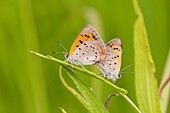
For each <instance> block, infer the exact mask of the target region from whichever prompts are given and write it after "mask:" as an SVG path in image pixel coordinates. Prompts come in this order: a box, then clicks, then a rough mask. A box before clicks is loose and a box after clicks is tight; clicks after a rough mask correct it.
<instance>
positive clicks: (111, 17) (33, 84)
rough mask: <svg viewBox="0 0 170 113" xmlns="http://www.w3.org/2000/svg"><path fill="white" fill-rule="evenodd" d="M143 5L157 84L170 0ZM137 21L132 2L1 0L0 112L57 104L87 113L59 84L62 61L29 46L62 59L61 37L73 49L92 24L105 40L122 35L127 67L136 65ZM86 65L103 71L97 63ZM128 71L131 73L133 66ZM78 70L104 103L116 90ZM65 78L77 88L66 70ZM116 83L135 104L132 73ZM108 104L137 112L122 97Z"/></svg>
mask: <svg viewBox="0 0 170 113" xmlns="http://www.w3.org/2000/svg"><path fill="white" fill-rule="evenodd" d="M139 3H140V6H141V9H142V11H143V14H144V19H145V23H146V27H147V32H148V37H149V42H150V46H151V52H152V56H153V59H154V61H155V65H156V71H157V73H156V77H157V79H158V85H159V84H160V81H161V76H162V73H163V69H164V65H165V61H166V57H167V55H168V51H169V47H170V46H169V43H170V32H169V30H170V21H169V20H170V15H169V3H170V2H169V1H168V0H140V1H139ZM135 19H136V15H135V12H134V10H133V4H132V1H131V0H112V1H106V0H93V1H92V0H86V1H85V0H81V1H80V0H49V1H48V0H0V113H58V112H61V111H60V110H59V107H63V108H64V109H65V110H66V111H67V112H69V113H79V112H88V111H87V110H86V109H85V108H84V107H83V105H82V104H81V103H80V102H79V101H78V100H77V99H76V98H75V97H74V96H73V95H72V94H71V93H70V92H69V91H68V90H67V89H66V88H65V87H64V86H63V84H62V83H61V81H60V79H59V74H58V73H59V72H58V68H59V64H57V63H55V62H51V61H49V60H46V59H42V58H40V57H37V56H35V55H33V54H30V53H28V50H34V51H37V52H40V53H42V54H45V55H46V54H49V55H52V56H54V57H56V58H58V59H60V60H64V59H65V58H64V55H63V54H52V53H51V52H52V51H57V52H61V51H64V50H63V49H62V47H61V46H59V44H58V43H57V40H59V41H60V42H61V43H62V44H63V45H64V46H65V48H66V49H67V50H69V49H70V47H71V45H72V43H73V42H74V40H75V38H76V37H77V36H78V34H79V32H80V31H81V30H82V29H83V27H85V26H86V25H87V24H90V25H92V26H94V27H95V28H96V30H97V31H98V32H99V34H100V36H101V37H102V39H103V41H104V42H105V43H107V42H108V41H110V40H111V39H113V38H116V37H118V38H121V40H122V44H123V57H122V68H123V67H125V66H127V65H129V64H133V23H134V21H135ZM86 68H87V69H88V70H92V71H94V72H96V73H100V71H99V70H98V69H97V68H96V67H94V66H86ZM126 71H128V72H133V66H132V67H130V68H128V69H127V70H126ZM77 74H78V75H79V76H80V78H81V79H82V80H83V81H84V82H85V83H86V84H87V85H88V86H89V87H91V88H92V89H93V91H94V93H95V94H96V95H97V97H98V98H99V99H100V100H101V101H102V103H103V104H104V102H105V100H106V98H107V97H108V96H109V95H110V94H112V93H115V92H114V91H112V90H111V89H110V87H108V86H107V85H106V84H104V83H102V82H101V81H99V80H96V79H94V78H91V77H89V76H86V75H84V74H80V73H78V72H77ZM64 77H65V79H66V81H67V82H68V83H69V84H70V85H71V86H73V87H75V85H74V84H73V82H72V81H71V80H70V78H69V77H68V76H67V75H66V74H65V75H64ZM115 84H116V85H118V86H120V87H122V88H125V89H127V90H128V91H129V92H128V96H129V98H130V99H131V100H132V101H133V102H134V103H135V104H137V102H136V98H135V88H134V75H133V74H123V76H122V78H121V79H119V80H117V81H116V82H115ZM108 107H109V111H110V112H112V113H113V112H115V113H118V112H126V113H132V112H133V109H132V108H131V107H130V106H129V105H128V104H127V102H126V101H124V100H123V99H122V98H121V97H112V98H111V100H110V102H109V106H108ZM169 111H170V110H169Z"/></svg>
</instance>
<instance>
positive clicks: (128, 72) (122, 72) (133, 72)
mask: <svg viewBox="0 0 170 113" xmlns="http://www.w3.org/2000/svg"><path fill="white" fill-rule="evenodd" d="M120 73H131V74H134V72H120Z"/></svg>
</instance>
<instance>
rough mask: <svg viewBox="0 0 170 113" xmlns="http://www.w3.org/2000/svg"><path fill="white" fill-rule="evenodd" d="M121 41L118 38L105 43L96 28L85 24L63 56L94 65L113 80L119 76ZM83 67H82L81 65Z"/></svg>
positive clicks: (78, 63) (76, 62)
mask: <svg viewBox="0 0 170 113" xmlns="http://www.w3.org/2000/svg"><path fill="white" fill-rule="evenodd" d="M121 56H122V43H121V40H120V39H119V38H116V39H113V40H111V41H110V42H108V43H107V44H106V45H105V44H104V43H103V40H102V39H101V38H100V36H99V34H98V33H97V32H96V30H95V29H94V28H93V27H92V26H90V25H87V26H86V27H85V28H84V29H83V30H82V31H81V32H80V34H79V35H78V37H77V38H76V40H75V41H74V43H73V45H72V46H71V49H70V52H69V53H67V54H65V57H66V58H67V60H68V61H70V62H71V63H74V64H76V65H81V66H82V67H83V65H95V66H97V67H98V68H99V69H100V70H101V71H102V72H103V74H104V76H105V77H107V78H108V79H112V80H113V81H115V80H116V79H117V78H120V77H121V75H120V74H119V71H120V67H121ZM83 68H84V67H83Z"/></svg>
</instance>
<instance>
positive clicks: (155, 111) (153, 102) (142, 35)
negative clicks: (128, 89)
mask: <svg viewBox="0 0 170 113" xmlns="http://www.w3.org/2000/svg"><path fill="white" fill-rule="evenodd" d="M133 4H134V9H135V11H136V14H137V15H138V18H137V20H136V21H135V24H134V58H135V61H134V62H135V65H134V68H135V88H136V97H137V102H138V104H139V108H140V110H141V111H142V112H143V113H160V112H161V110H160V102H159V97H158V88H157V82H156V79H155V76H154V75H155V65H154V62H153V60H152V56H151V52H150V47H149V41H148V37H147V32H146V27H145V23H144V19H143V14H142V12H141V10H140V7H139V5H138V2H137V0H133Z"/></svg>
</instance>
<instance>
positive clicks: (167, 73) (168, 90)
mask: <svg viewBox="0 0 170 113" xmlns="http://www.w3.org/2000/svg"><path fill="white" fill-rule="evenodd" d="M169 78H170V51H169V53H168V58H167V61H166V65H165V68H164V73H163V75H162V80H161V84H160V87H159V99H160V104H161V111H162V113H166V111H167V108H168V101H169V94H170V82H169V83H167V84H166V86H164V85H165V84H164V83H165V82H166V81H167V80H168V79H169Z"/></svg>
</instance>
